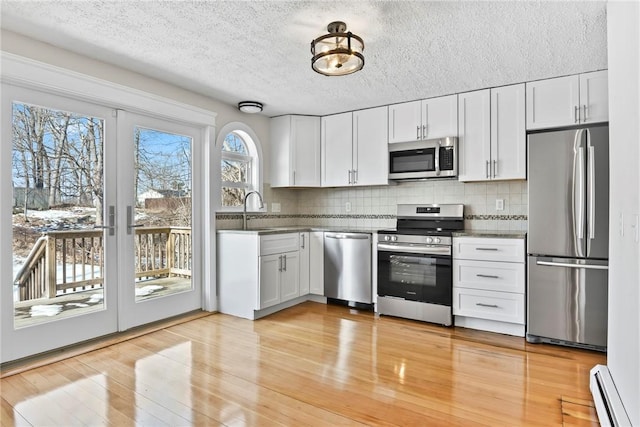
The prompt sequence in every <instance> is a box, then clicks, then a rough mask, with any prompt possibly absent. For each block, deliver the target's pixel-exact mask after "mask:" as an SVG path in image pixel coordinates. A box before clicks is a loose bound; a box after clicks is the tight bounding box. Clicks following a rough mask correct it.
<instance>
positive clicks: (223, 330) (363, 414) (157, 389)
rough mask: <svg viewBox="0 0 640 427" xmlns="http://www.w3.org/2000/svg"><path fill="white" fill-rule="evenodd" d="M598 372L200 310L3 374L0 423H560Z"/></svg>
mask: <svg viewBox="0 0 640 427" xmlns="http://www.w3.org/2000/svg"><path fill="white" fill-rule="evenodd" d="M598 363H605V355H603V354H600V353H595V352H590V351H584V350H575V349H567V348H563V347H556V346H548V345H543V344H535V345H534V344H527V343H526V342H525V341H524V339H522V338H515V337H508V336H504V335H499V334H491V333H485V332H477V331H472V330H466V329H462V328H444V327H441V326H435V325H430V324H426V323H420V322H413V321H408V320H402V319H396V318H391V317H380V318H378V317H376V316H375V315H373V314H372V313H368V312H359V311H356V310H350V309H349V308H347V307H340V306H332V305H324V304H317V303H312V302H308V303H304V304H301V305H299V306H296V307H293V308H290V309H288V310H285V311H282V312H280V313H276V314H274V315H271V316H268V317H266V318H264V319H261V320H257V321H255V322H252V321H248V320H244V319H239V318H235V317H232V316H227V315H222V314H213V315H210V316H206V317H202V318H199V319H196V320H192V321H189V322H186V323H182V324H178V325H173V326H170V327H167V328H165V329H161V330H159V331H156V332H152V333H149V334H147V335H143V336H139V337H136V338H133V339H131V340H128V341H125V342H121V343H118V344H115V345H111V346H109V347H107V348H104V349H101V350H96V351H92V352H90V353H86V354H82V355H78V356H75V357H72V358H70V359H67V360H63V361H60V362H57V363H53V364H50V365H47V366H44V367H40V368H36V369H32V370H29V371H26V372H23V373H20V374H17V375H13V376H10V377H6V378H4V379H2V380H1V382H0V386H1V394H2V408H1V412H0V416H1V420H2V425H3V426H5V425H7V426H9V425H38V426H45V425H46V426H70V425H104V424H109V425H114V426H128V425H136V424H137V425H149V426H163V425H170V426H186V425H202V426H217V425H225V426H245V425H252V426H253V425H264V426H271V425H285V426H336V425H349V426H354V425H383V426H438V425H488V426H512V425H544V426H549V425H561V424H562V422H563V415H562V413H563V400H564V401H565V402H568V403H571V402H581V401H582V400H584V402H587V403H588V402H589V401H590V400H591V396H590V393H589V386H588V384H589V369H590V368H591V367H593V366H594V365H595V364H598ZM565 396H570V397H571V399H573V400H571V399H566V398H564V397H565ZM576 399H577V400H576ZM564 410H565V412H568V411H569V409H567V408H565V409H564Z"/></svg>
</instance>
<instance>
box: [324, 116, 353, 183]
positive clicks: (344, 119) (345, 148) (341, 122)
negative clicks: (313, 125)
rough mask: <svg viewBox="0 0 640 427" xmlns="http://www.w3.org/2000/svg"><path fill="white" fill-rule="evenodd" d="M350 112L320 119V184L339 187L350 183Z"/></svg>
mask: <svg viewBox="0 0 640 427" xmlns="http://www.w3.org/2000/svg"><path fill="white" fill-rule="evenodd" d="M351 121H352V113H351V112H349V113H342V114H335V115H333V116H326V117H322V119H321V133H320V134H321V142H322V156H323V159H324V161H323V162H322V163H323V164H322V186H323V187H340V186H347V185H350V184H351V181H352V179H353V178H352V176H353V167H352V146H353V144H352V124H351Z"/></svg>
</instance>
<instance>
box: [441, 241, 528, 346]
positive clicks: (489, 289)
mask: <svg viewBox="0 0 640 427" xmlns="http://www.w3.org/2000/svg"><path fill="white" fill-rule="evenodd" d="M453 314H454V316H455V325H456V326H462V327H468V328H473V329H480V330H487V331H492V332H499V333H504V334H509V335H516V336H524V331H525V248H524V239H523V238H487V237H455V238H454V239H453Z"/></svg>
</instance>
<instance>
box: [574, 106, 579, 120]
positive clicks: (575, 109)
mask: <svg viewBox="0 0 640 427" xmlns="http://www.w3.org/2000/svg"><path fill="white" fill-rule="evenodd" d="M578 120H580V107H578V106H577V105H576V106H575V107H573V122H574V123H578Z"/></svg>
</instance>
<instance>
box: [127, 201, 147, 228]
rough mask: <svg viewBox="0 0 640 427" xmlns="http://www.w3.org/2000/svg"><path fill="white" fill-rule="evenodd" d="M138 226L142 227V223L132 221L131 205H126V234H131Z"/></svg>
mask: <svg viewBox="0 0 640 427" xmlns="http://www.w3.org/2000/svg"><path fill="white" fill-rule="evenodd" d="M138 227H144V224H134V223H133V207H132V206H127V234H131V231H132V230H133V229H134V228H138Z"/></svg>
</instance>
